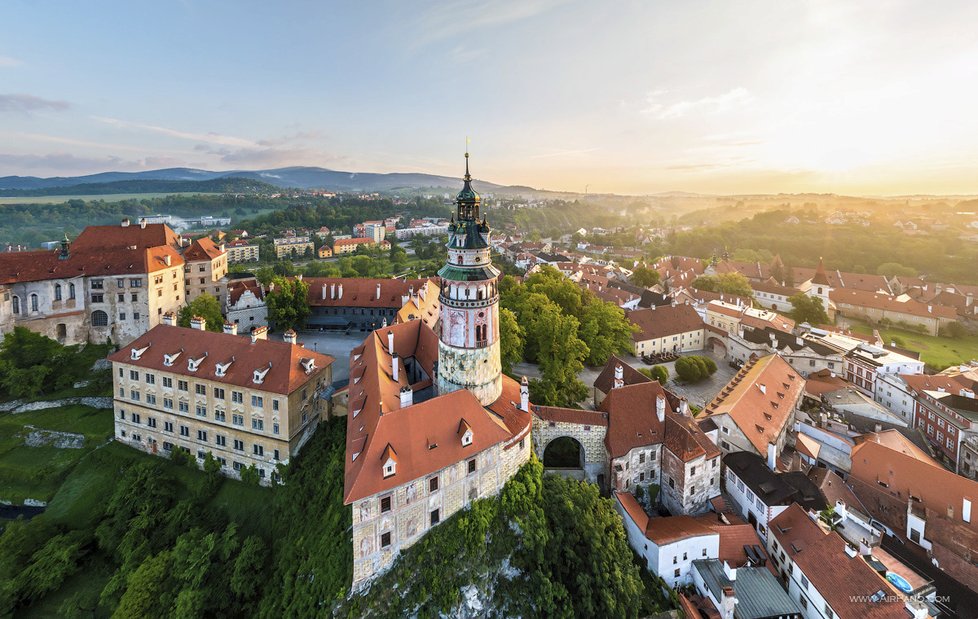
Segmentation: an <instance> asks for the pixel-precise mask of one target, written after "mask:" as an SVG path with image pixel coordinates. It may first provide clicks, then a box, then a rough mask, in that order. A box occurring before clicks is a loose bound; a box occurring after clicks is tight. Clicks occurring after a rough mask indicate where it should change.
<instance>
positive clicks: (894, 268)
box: [876, 262, 917, 279]
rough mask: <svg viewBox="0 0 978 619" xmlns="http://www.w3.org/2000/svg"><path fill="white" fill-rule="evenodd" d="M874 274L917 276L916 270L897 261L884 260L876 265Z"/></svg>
mask: <svg viewBox="0 0 978 619" xmlns="http://www.w3.org/2000/svg"><path fill="white" fill-rule="evenodd" d="M876 274H877V275H882V276H884V277H889V278H891V279H892V278H894V277H917V270H916V269H912V268H910V267H905V266H903V265H902V264H900V263H899V262H884V263H883V264H881V265H879V266H878V267H876Z"/></svg>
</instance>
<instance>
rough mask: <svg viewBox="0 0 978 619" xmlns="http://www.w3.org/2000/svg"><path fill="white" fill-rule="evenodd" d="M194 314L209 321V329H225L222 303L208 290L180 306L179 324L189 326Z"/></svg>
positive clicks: (219, 330) (207, 326) (218, 330)
mask: <svg viewBox="0 0 978 619" xmlns="http://www.w3.org/2000/svg"><path fill="white" fill-rule="evenodd" d="M194 316H200V317H201V318H203V319H204V320H206V321H207V324H206V325H205V327H206V328H207V330H208V331H215V332H217V333H220V332H222V331H223V330H224V315H223V314H222V313H221V303H220V302H219V301H218V300H217V297H215V296H214V295H211V294H207V293H206V292H205V293H204V294H202V295H200V296H199V297H197V298H196V299H194V300H193V301H191V302H190V303H188V304H186V305H184V306H183V307H182V308H180V314H179V316H178V317H177V325H179V326H181V327H189V326H190V321H191V320H192V319H193V317H194Z"/></svg>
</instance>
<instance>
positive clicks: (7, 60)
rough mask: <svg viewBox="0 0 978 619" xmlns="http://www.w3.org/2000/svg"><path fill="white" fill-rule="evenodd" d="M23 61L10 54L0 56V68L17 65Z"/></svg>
mask: <svg viewBox="0 0 978 619" xmlns="http://www.w3.org/2000/svg"><path fill="white" fill-rule="evenodd" d="M22 64H23V63H22V62H21V61H19V60H17V59H16V58H11V57H10V56H0V68H8V67H19V66H20V65H22Z"/></svg>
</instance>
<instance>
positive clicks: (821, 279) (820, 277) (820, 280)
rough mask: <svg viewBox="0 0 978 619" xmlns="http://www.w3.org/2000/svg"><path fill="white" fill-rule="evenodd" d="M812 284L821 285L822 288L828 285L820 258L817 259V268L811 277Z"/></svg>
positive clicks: (823, 264)
mask: <svg viewBox="0 0 978 619" xmlns="http://www.w3.org/2000/svg"><path fill="white" fill-rule="evenodd" d="M812 283H813V284H821V285H823V286H828V285H829V278H828V276H827V275H826V274H825V263H824V262H823V261H822V259H821V258H819V259H818V267H817V268H816V269H815V275H813V276H812Z"/></svg>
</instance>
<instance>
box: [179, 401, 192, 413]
mask: <svg viewBox="0 0 978 619" xmlns="http://www.w3.org/2000/svg"><path fill="white" fill-rule="evenodd" d="M179 408H180V412H181V413H189V412H190V403H189V402H180V404H179Z"/></svg>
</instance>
